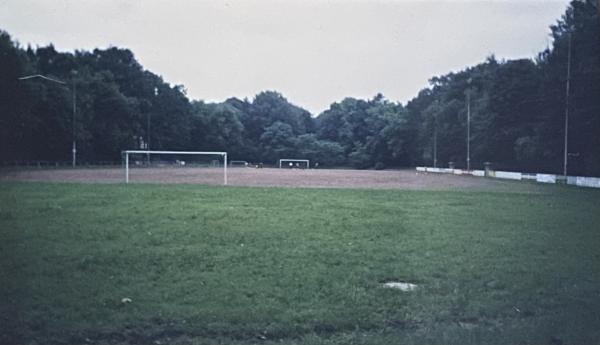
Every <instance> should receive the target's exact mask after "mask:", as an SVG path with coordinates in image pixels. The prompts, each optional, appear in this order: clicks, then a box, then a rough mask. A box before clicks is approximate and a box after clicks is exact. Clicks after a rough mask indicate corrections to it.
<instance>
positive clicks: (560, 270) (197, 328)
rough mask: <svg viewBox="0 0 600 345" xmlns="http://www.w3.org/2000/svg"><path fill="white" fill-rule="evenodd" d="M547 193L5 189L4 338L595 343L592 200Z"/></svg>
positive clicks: (1, 196)
mask: <svg viewBox="0 0 600 345" xmlns="http://www.w3.org/2000/svg"><path fill="white" fill-rule="evenodd" d="M544 191H545V192H544V193H538V194H524V193H523V194H522V193H517V192H514V193H508V192H507V193H504V192H502V193H500V192H497V193H484V192H460V191H399V190H395V191H382V190H379V191H374V190H373V191H370V190H335V189H285V188H245V187H229V188H223V187H206V186H190V185H169V186H160V185H130V186H123V185H79V184H47V183H15V182H10V183H9V182H4V183H0V282H1V284H0V343H2V344H4V343H6V344H16V343H21V344H34V343H38V344H41V343H59V344H84V343H92V344H94V343H99V344H152V343H154V344H170V343H173V344H215V343H223V344H255V343H267V344H269V343H281V342H283V343H286V344H351V343H356V344H390V343H406V344H481V343H486V344H546V343H552V342H555V343H557V342H559V341H560V342H563V343H564V344H596V343H598V341H599V340H600V331H599V327H598V325H599V324H600V193H599V192H598V191H595V190H581V189H576V188H567V187H557V186H548V188H547V189H544ZM389 280H402V281H408V282H412V283H416V284H418V285H419V288H418V289H417V291H414V292H409V293H405V292H401V291H397V290H392V289H384V288H382V287H381V283H382V282H385V281H389ZM123 298H130V299H131V300H132V302H131V303H122V302H121V300H122V299H123Z"/></svg>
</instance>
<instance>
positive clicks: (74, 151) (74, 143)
mask: <svg viewBox="0 0 600 345" xmlns="http://www.w3.org/2000/svg"><path fill="white" fill-rule="evenodd" d="M75 85H76V84H75V79H73V148H72V152H73V168H74V167H75V166H76V165H77V142H76V140H75V114H76V113H77V88H76V86H75Z"/></svg>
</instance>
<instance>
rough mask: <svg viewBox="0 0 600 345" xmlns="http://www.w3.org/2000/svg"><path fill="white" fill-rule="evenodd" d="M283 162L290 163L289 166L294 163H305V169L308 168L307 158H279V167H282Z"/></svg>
mask: <svg viewBox="0 0 600 345" xmlns="http://www.w3.org/2000/svg"><path fill="white" fill-rule="evenodd" d="M283 163H289V164H292V165H290V166H293V164H294V163H306V169H309V168H310V161H309V160H308V159H280V160H279V169H281V168H282V164H283Z"/></svg>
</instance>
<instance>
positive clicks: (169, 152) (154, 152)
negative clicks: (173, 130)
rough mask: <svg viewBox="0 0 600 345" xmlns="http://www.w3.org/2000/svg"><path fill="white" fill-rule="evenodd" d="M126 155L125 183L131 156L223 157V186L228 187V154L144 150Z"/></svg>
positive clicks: (129, 152) (125, 152)
mask: <svg viewBox="0 0 600 345" xmlns="http://www.w3.org/2000/svg"><path fill="white" fill-rule="evenodd" d="M123 153H124V154H125V183H129V155H130V154H142V155H148V156H150V155H208V156H221V157H223V185H227V152H203V151H143V150H126V151H123Z"/></svg>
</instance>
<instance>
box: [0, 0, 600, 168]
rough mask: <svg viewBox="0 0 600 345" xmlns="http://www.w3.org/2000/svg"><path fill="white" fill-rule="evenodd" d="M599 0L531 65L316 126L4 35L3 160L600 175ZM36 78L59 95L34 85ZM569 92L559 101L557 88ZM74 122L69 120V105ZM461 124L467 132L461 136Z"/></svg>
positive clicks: (285, 110) (280, 108)
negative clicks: (303, 161)
mask: <svg viewBox="0 0 600 345" xmlns="http://www.w3.org/2000/svg"><path fill="white" fill-rule="evenodd" d="M598 22H599V21H598V5H597V1H596V0H574V1H572V2H571V4H570V6H569V7H568V8H567V10H566V12H565V14H564V15H563V16H562V18H560V20H559V21H558V22H557V23H556V24H555V25H553V26H551V30H552V38H553V44H552V46H551V47H549V48H548V49H547V50H545V51H543V52H541V53H540V54H539V55H538V56H537V57H536V59H533V60H530V59H519V60H509V61H504V60H501V61H498V60H497V59H496V58H495V57H494V56H490V57H488V58H487V59H486V60H485V61H483V62H482V63H480V64H477V65H475V66H472V67H469V68H467V69H465V70H462V71H458V72H452V73H448V74H445V75H441V76H434V77H432V78H431V80H430V86H429V87H427V88H425V89H423V90H421V91H420V92H419V93H418V95H417V96H416V97H415V98H413V99H412V100H410V101H409V102H408V103H407V104H406V105H405V106H403V105H402V104H399V103H395V102H390V101H388V100H386V99H385V97H383V95H381V94H377V95H376V96H374V97H373V98H372V99H367V100H362V99H356V98H345V99H343V100H341V101H339V102H335V103H333V104H331V106H330V107H329V109H327V110H325V111H324V112H323V113H321V114H320V115H319V116H317V117H313V116H311V114H310V113H309V112H308V111H306V110H304V109H302V108H301V107H298V106H296V105H294V104H291V103H290V102H289V101H288V100H287V99H286V98H285V97H284V96H283V95H281V94H280V93H278V92H276V91H263V92H260V93H259V94H257V95H256V96H255V97H254V99H252V100H251V101H250V100H248V99H244V100H240V99H237V98H230V99H228V100H226V101H225V102H223V103H205V102H202V101H194V102H190V100H189V99H188V98H187V96H186V91H185V88H184V87H183V86H180V85H169V84H168V83H166V82H164V81H163V80H162V78H161V77H159V76H157V75H155V74H154V73H152V72H150V71H147V70H144V69H143V67H142V66H141V65H140V64H139V62H138V61H137V60H136V59H135V56H134V54H133V53H132V52H131V51H129V50H128V49H122V48H117V47H111V48H108V49H94V50H93V51H76V52H73V53H64V52H58V51H57V50H56V49H55V48H54V46H52V45H48V46H45V47H38V48H36V49H33V48H31V47H26V48H23V47H20V46H19V44H18V43H16V42H14V41H13V40H12V39H11V37H10V36H9V34H8V33H6V32H4V31H1V30H0V161H2V162H15V161H21V162H22V161H42V160H43V161H56V162H68V161H70V158H71V144H72V140H73V137H74V138H75V140H76V141H77V149H78V159H79V162H83V163H85V162H98V161H118V160H119V159H120V153H121V151H122V150H124V149H133V148H141V147H140V144H143V143H146V144H147V143H148V142H149V144H150V148H151V149H165V150H219V151H221V150H224V151H228V152H229V154H230V157H231V158H234V159H241V160H248V161H252V162H265V163H271V164H273V163H276V161H277V160H278V159H280V158H286V157H287V158H289V157H296V158H307V159H310V160H311V161H313V162H314V163H316V162H319V163H320V165H321V166H339V165H351V166H354V167H357V168H372V167H377V168H382V167H405V166H414V165H416V164H424V165H432V164H433V160H434V152H435V156H436V157H437V164H438V166H445V165H447V164H448V162H450V161H453V162H455V163H456V165H457V166H459V167H464V166H466V159H467V131H469V133H470V135H469V140H468V143H469V144H470V145H469V146H470V158H471V166H472V168H482V166H483V162H486V161H489V162H492V163H493V164H494V165H495V166H496V168H500V169H515V170H523V171H539V172H553V173H561V172H562V167H563V157H564V137H565V136H564V134H565V117H566V113H567V111H568V114H569V122H568V135H569V139H568V147H569V156H568V157H569V160H568V163H569V174H572V175H595V176H600V116H598V114H600V103H599V102H598V101H597V98H598V95H600V68H599V67H598V66H599V64H598V61H600V30H598ZM34 74H42V75H46V76H49V77H52V78H54V79H57V80H62V81H64V82H65V83H66V84H60V83H55V82H52V81H49V80H46V79H42V78H33V79H27V80H22V81H20V80H19V77H22V76H26V75H34ZM567 83H568V84H569V93H568V96H567V92H566V88H567ZM74 96H76V105H77V112H76V116H75V122H73V97H74ZM467 114H470V125H469V126H467Z"/></svg>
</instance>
